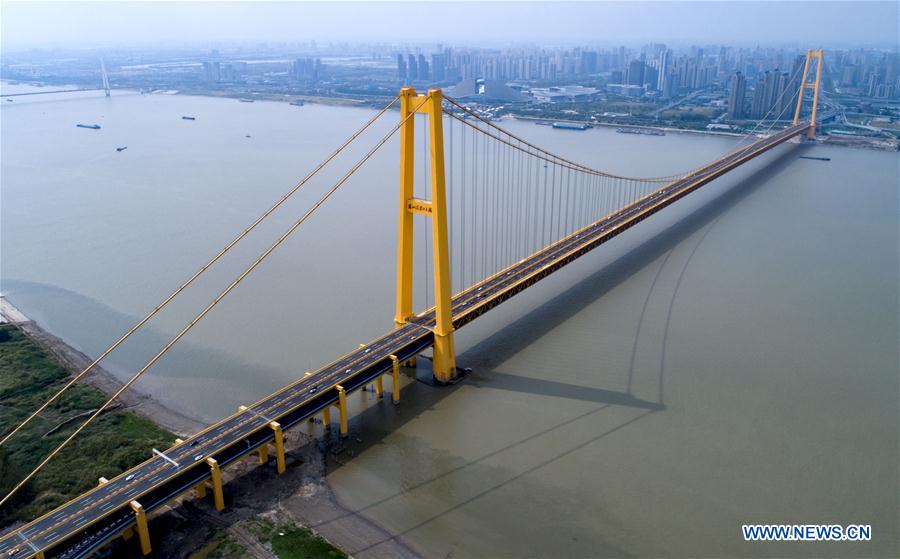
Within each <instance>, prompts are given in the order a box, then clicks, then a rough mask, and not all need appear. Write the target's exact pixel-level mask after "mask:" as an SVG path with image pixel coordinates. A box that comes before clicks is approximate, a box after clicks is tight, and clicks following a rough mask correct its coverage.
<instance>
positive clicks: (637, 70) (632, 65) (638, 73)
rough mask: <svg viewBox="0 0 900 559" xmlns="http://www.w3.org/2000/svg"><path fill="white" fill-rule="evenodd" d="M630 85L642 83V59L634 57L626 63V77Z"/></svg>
mask: <svg viewBox="0 0 900 559" xmlns="http://www.w3.org/2000/svg"><path fill="white" fill-rule="evenodd" d="M626 79H627V81H628V83H629V84H630V85H644V61H643V60H641V59H639V58H636V59H634V60H632V61H631V62H629V63H628V77H627V78H626Z"/></svg>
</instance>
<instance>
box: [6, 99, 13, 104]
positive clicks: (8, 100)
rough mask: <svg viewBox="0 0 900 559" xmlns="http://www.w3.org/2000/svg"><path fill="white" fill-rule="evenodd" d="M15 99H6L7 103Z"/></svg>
mask: <svg viewBox="0 0 900 559" xmlns="http://www.w3.org/2000/svg"><path fill="white" fill-rule="evenodd" d="M13 101H14V99H7V100H6V102H7V103H12V102H13Z"/></svg>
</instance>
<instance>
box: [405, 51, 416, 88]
mask: <svg viewBox="0 0 900 559" xmlns="http://www.w3.org/2000/svg"><path fill="white" fill-rule="evenodd" d="M406 60H407V63H406V64H407V70H406V71H407V74H408V76H409V81H412V80H417V79H419V65H418V64H416V55H414V54H410V55H407V57H406Z"/></svg>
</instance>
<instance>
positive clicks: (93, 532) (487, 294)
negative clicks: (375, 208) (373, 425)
mask: <svg viewBox="0 0 900 559" xmlns="http://www.w3.org/2000/svg"><path fill="white" fill-rule="evenodd" d="M809 126H810V124H809V123H805V124H800V125H796V126H792V127H790V128H787V129H785V130H782V131H780V132H778V133H776V134H773V135H771V136H769V137H766V138H763V139H760V140H758V141H756V142H754V143H752V144H749V145H748V146H746V147H744V148H742V149H740V150H738V151H736V152H734V153H732V154H729V155H728V156H726V157H724V158H722V159H719V160H716V161H714V162H712V163H710V164H709V165H707V166H705V167H702V168H701V169H699V170H698V171H696V172H694V173H692V174H690V175H688V176H686V177H684V178H681V179H678V180H676V181H674V182H672V183H669V184H668V185H666V186H664V187H662V188H660V189H659V190H657V191H655V192H653V193H651V194H649V195H647V196H645V197H644V198H642V199H640V200H638V201H636V202H634V203H633V204H630V205H628V206H625V207H623V208H622V209H620V210H618V211H616V212H614V213H612V214H610V215H608V216H606V217H604V218H603V219H601V220H599V221H597V222H595V223H593V224H591V225H589V226H587V227H585V228H584V229H581V230H580V231H576V232H575V233H573V234H571V235H569V236H567V237H565V238H563V239H562V240H560V241H558V242H556V243H555V244H553V245H550V246H549V247H547V248H545V249H543V250H541V251H539V252H537V253H535V254H534V255H532V256H530V257H528V258H526V259H524V260H522V261H520V262H518V263H516V264H514V265H512V266H510V267H509V268H507V269H505V270H503V271H501V272H499V273H498V274H496V275H494V276H492V277H490V278H488V279H487V280H484V281H483V282H481V283H479V284H476V285H475V286H473V287H471V288H469V289H467V290H465V291H463V292H461V293H459V294H457V295H456V296H455V297H454V298H453V303H452V304H453V324H454V327H455V328H460V327H462V326H463V325H465V324H467V323H469V322H471V321H472V320H474V319H475V318H477V317H478V316H480V315H481V314H484V313H485V312H487V311H488V310H490V309H491V308H493V307H495V306H497V305H499V304H500V303H502V302H503V301H506V300H507V299H509V298H511V297H513V296H514V295H516V294H517V293H519V292H521V291H523V290H524V289H526V288H527V287H529V286H530V285H533V284H534V283H536V282H538V281H540V280H541V279H543V278H544V277H546V276H548V275H550V274H551V273H553V272H555V271H556V270H558V269H560V268H562V267H563V266H565V265H566V264H568V263H570V262H572V261H573V260H575V259H576V258H578V257H580V256H582V255H583V254H585V253H587V252H588V251H590V250H592V249H594V248H596V247H597V246H599V245H601V244H603V243H605V242H606V241H608V240H610V239H611V238H613V237H615V236H616V235H618V234H620V233H622V232H623V231H626V230H627V229H629V228H631V227H633V226H634V225H636V224H638V223H640V222H641V221H643V220H644V219H646V218H647V217H649V216H651V215H653V214H654V213H656V212H658V211H660V210H662V209H663V208H665V207H666V206H668V205H669V204H672V203H673V202H675V201H677V200H679V199H680V198H682V197H684V196H686V195H687V194H689V193H691V192H693V191H694V190H696V189H697V188H699V187H701V186H703V185H704V184H706V183H708V182H710V181H712V180H714V179H715V178H717V177H719V176H721V175H723V174H725V173H727V172H728V171H730V170H732V169H734V168H735V167H737V166H739V165H741V164H743V163H745V162H746V161H748V160H750V159H752V158H754V157H756V156H758V155H761V154H762V153H765V152H766V151H768V150H769V149H771V148H773V147H775V146H777V145H779V144H781V143H783V142H785V141H787V140H788V139H790V138H792V137H793V136H796V135H798V134H800V133H802V132H804V131H806V130H807V128H809ZM433 325H434V310H433V309H431V310H428V311H426V312H424V313H422V314H420V315H418V316H417V317H416V318H415V319H414V320H412V321H411V322H410V323H408V324H406V325H404V326H402V327H400V328H397V329H395V330H393V331H392V332H390V333H388V334H386V335H384V336H382V337H380V338H378V339H376V340H374V341H372V342H371V343H370V344H368V345H366V346H364V347H361V348H360V349H358V350H356V351H354V352H352V353H349V354H347V355H345V356H343V357H341V358H340V359H338V360H336V361H334V362H332V363H331V364H329V365H327V366H325V367H323V368H322V369H320V370H319V371H317V372H315V373H314V374H312V375H310V376H308V377H305V378H301V379H300V380H298V381H297V382H295V383H293V384H291V385H289V386H286V387H285V388H283V389H281V390H279V391H278V392H275V393H274V394H272V395H270V396H267V397H265V398H263V399H262V400H260V401H258V402H256V403H255V404H253V405H252V406H250V407H249V408H247V409H246V410H244V411H239V412H238V413H235V414H234V415H231V416H230V417H227V418H225V419H223V420H221V421H219V422H218V423H216V424H214V425H211V426H210V427H208V428H207V429H205V430H203V431H201V432H200V433H197V434H196V435H194V436H193V437H191V438H190V439H188V440H187V441H185V442H183V443H180V444H177V445H175V446H173V447H171V448H169V449H168V450H166V451H165V454H166V456H167V457H169V458H170V459H171V460H173V461H174V462H176V463H177V466H176V465H173V464H172V463H171V462H169V461H167V460H166V459H164V458H162V457H160V456H155V457H153V458H151V459H149V460H147V461H146V462H143V463H142V464H140V465H138V466H136V467H134V468H132V469H131V470H128V471H127V472H125V473H123V474H122V475H120V476H118V477H116V478H114V479H112V480H110V481H109V482H108V483H106V484H104V485H101V486H98V487H97V488H95V489H93V490H91V491H89V492H87V493H85V494H84V495H81V496H80V497H78V498H76V499H73V500H72V501H70V502H68V503H66V504H64V505H62V506H61V507H59V508H57V509H55V510H53V511H51V512H50V513H48V514H46V515H44V516H42V517H40V518H38V519H37V520H35V521H33V522H31V523H30V524H28V525H26V526H24V527H22V528H20V529H18V530H16V531H15V532H12V533H11V534H8V535H7V536H5V537H4V538H3V539H2V540H0V554H2V555H0V556H2V557H9V558H15V559H24V558H26V557H31V556H33V555H35V553H36V552H37V551H38V550H43V551H49V552H50V554H54V553H58V554H59V555H60V556H61V557H85V556H87V555H88V554H89V553H90V552H92V551H94V550H96V549H97V548H98V547H99V546H100V545H102V544H103V543H105V542H106V541H107V540H108V539H110V538H112V537H115V536H117V535H118V534H119V533H120V532H121V531H122V530H123V529H125V528H126V527H128V526H131V525H132V524H134V514H133V512H132V510H131V508H130V506H129V503H130V502H131V501H132V500H138V501H140V503H141V504H142V505H143V507H144V509H145V510H147V511H148V512H149V511H152V510H154V509H156V508H158V507H160V506H161V505H163V504H164V503H165V502H166V501H168V500H169V499H171V498H173V497H175V496H176V495H178V494H180V493H182V492H184V491H186V490H188V489H190V488H191V487H193V486H195V485H196V484H198V483H200V482H202V481H204V480H207V479H209V477H210V473H209V466H207V464H206V463H205V460H206V459H207V458H210V457H211V458H215V459H216V460H217V461H218V463H219V465H220V466H224V465H227V464H228V463H230V462H233V461H235V460H237V459H239V458H241V457H243V456H245V455H246V454H247V453H249V452H251V451H253V450H255V449H257V448H258V447H260V446H261V445H263V444H266V443H267V441H269V440H271V438H272V435H273V434H272V431H271V429H270V428H269V426H268V425H269V423H270V422H271V421H277V422H279V423H280V424H281V425H282V428H283V429H288V428H290V427H291V426H294V425H296V424H298V423H300V422H301V421H303V420H305V419H307V418H309V417H310V416H312V415H313V414H315V413H316V412H318V411H320V410H322V409H323V408H325V407H327V406H329V405H332V404H334V403H335V402H336V401H337V398H338V392H337V390H336V389H335V386H336V385H341V386H343V388H344V389H345V390H346V391H348V392H351V391H354V390H356V389H358V388H359V387H361V386H364V385H365V384H368V383H370V382H371V381H372V379H374V378H376V377H377V376H379V375H382V374H384V373H386V372H388V371H390V370H391V366H392V362H391V358H390V356H391V355H395V356H396V357H397V358H399V359H400V360H405V359H408V358H410V357H413V356H414V355H417V354H418V353H420V352H422V351H423V350H425V349H426V348H428V347H429V346H431V345H432V343H433V338H432V333H431V330H430V328H432V327H433Z"/></svg>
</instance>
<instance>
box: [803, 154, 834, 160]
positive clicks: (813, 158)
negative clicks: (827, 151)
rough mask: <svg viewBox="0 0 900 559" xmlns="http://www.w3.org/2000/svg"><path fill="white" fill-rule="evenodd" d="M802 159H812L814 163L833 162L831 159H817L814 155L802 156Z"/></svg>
mask: <svg viewBox="0 0 900 559" xmlns="http://www.w3.org/2000/svg"><path fill="white" fill-rule="evenodd" d="M800 159H812V160H813V161H831V158H830V157H816V156H814V155H801V156H800Z"/></svg>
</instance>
